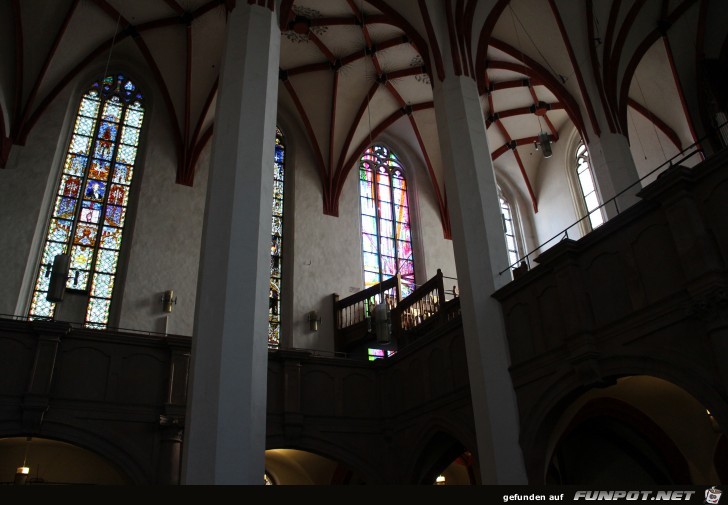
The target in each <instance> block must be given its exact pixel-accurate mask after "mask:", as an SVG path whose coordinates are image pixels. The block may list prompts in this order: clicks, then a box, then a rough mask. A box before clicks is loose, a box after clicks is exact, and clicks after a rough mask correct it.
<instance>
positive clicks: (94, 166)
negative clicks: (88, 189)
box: [88, 160, 111, 181]
mask: <svg viewBox="0 0 728 505" xmlns="http://www.w3.org/2000/svg"><path fill="white" fill-rule="evenodd" d="M110 169H111V163H109V162H108V161H101V160H93V161H92V162H91V168H90V169H89V172H88V176H89V178H90V179H97V180H99V181H105V180H106V179H108V177H109V170H110Z"/></svg>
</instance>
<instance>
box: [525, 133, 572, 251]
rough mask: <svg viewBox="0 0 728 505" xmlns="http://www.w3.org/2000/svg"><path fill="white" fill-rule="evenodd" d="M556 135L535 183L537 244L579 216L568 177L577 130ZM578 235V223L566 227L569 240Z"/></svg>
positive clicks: (535, 230) (546, 246)
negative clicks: (557, 137)
mask: <svg viewBox="0 0 728 505" xmlns="http://www.w3.org/2000/svg"><path fill="white" fill-rule="evenodd" d="M575 136H576V137H575ZM559 138H560V140H559V141H558V142H555V143H553V144H552V150H553V154H552V156H551V157H550V158H548V159H544V160H543V161H542V162H541V165H540V166H539V170H538V177H537V178H536V182H535V184H534V192H535V194H536V197H537V198H538V212H537V213H535V214H533V223H534V232H535V236H536V242H537V244H536V246H538V245H541V244H543V243H544V242H546V241H547V240H549V239H551V238H552V237H554V235H556V234H558V233H559V232H561V231H563V230H564V229H565V228H567V227H569V226H571V225H572V224H573V223H574V222H576V220H577V219H579V217H580V216H577V214H576V210H575V207H574V199H573V196H572V189H571V183H570V181H569V177H568V170H575V168H576V166H575V164H574V162H573V161H572V158H573V155H574V152H575V151H574V149H575V148H576V146H577V144H578V133H576V132H575V131H574V130H572V131H570V132H559ZM531 211H532V209H531ZM579 237H581V232H580V230H579V227H578V226H575V227H572V228H570V229H569V238H570V239H574V240H575V239H578V238H579ZM559 240H560V237H559V238H557V239H555V240H553V241H551V242H549V243H548V244H546V245H545V247H544V248H543V250H545V249H548V248H549V247H553V246H554V245H556V244H557V243H558V241H559ZM542 252H543V251H542ZM534 256H537V255H534ZM532 259H533V258H532Z"/></svg>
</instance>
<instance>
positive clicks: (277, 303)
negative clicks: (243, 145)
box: [268, 128, 285, 348]
mask: <svg viewBox="0 0 728 505" xmlns="http://www.w3.org/2000/svg"><path fill="white" fill-rule="evenodd" d="M275 142H276V144H275V150H274V158H273V202H272V205H273V209H272V212H273V214H272V220H271V247H270V289H269V295H268V297H269V298H268V301H269V303H268V347H271V348H277V347H278V346H279V345H280V337H281V328H280V325H281V319H280V317H281V278H282V277H281V275H282V269H283V255H282V254H283V189H284V181H285V179H284V177H285V145H284V142H283V134H282V133H281V131H280V130H279V129H278V128H276V140H275Z"/></svg>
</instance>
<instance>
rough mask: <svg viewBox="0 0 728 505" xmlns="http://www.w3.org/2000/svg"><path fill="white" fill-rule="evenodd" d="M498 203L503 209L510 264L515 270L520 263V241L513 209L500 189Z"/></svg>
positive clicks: (504, 232) (502, 215) (502, 214)
mask: <svg viewBox="0 0 728 505" xmlns="http://www.w3.org/2000/svg"><path fill="white" fill-rule="evenodd" d="M498 201H499V202H500V208H501V219H502V220H503V234H504V235H505V238H506V249H507V250H508V264H509V265H510V266H511V267H512V268H513V267H516V266H518V265H516V262H518V240H517V235H516V226H515V221H514V218H513V209H512V208H511V204H510V202H509V201H508V200H507V199H506V197H505V196H503V192H502V191H501V189H500V188H498Z"/></svg>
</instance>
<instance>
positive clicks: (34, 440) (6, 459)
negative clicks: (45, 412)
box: [0, 437, 131, 485]
mask: <svg viewBox="0 0 728 505" xmlns="http://www.w3.org/2000/svg"><path fill="white" fill-rule="evenodd" d="M0 448H1V449H2V450H0V463H2V464H0V467H1V468H2V473H0V482H3V483H9V482H13V480H15V482H16V483H22V484H97V485H129V484H131V482H130V481H129V478H128V476H126V475H124V474H123V472H122V471H121V470H120V469H119V468H117V467H116V466H115V465H114V464H113V463H112V462H110V461H107V460H106V458H105V457H103V456H101V455H100V454H97V453H95V452H93V451H90V450H88V449H85V448H83V447H80V446H78V445H75V444H69V443H67V442H63V441H60V440H54V439H49V438H40V437H7V438H2V439H0ZM21 465H22V466H24V467H26V468H27V470H26V471H27V474H26V475H25V477H23V478H22V480H21V481H20V482H18V480H17V479H18V478H17V476H15V479H13V476H12V473H13V471H14V470H15V468H16V467H20V466H21Z"/></svg>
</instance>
